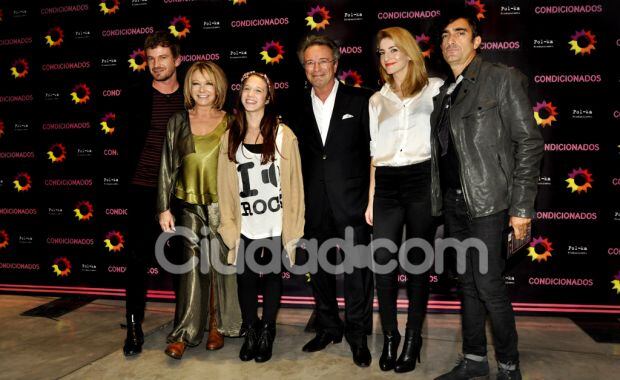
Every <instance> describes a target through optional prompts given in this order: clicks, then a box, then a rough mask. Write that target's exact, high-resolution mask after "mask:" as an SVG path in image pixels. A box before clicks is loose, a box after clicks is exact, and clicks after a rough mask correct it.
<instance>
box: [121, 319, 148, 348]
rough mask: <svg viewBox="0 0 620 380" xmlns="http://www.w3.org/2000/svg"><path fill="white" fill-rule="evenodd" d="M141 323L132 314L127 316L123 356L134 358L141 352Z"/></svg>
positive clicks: (142, 339) (142, 336)
mask: <svg viewBox="0 0 620 380" xmlns="http://www.w3.org/2000/svg"><path fill="white" fill-rule="evenodd" d="M141 322H142V320H141V319H139V318H137V317H136V316H135V315H133V314H130V315H128V316H127V337H126V338H125V344H124V345H123V353H124V354H125V356H134V355H138V354H139V353H140V352H142V345H143V344H144V333H143V332H142V325H141Z"/></svg>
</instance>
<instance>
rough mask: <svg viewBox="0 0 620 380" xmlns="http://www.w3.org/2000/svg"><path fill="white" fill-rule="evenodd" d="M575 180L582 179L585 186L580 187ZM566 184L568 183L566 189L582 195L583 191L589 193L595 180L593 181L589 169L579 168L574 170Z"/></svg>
mask: <svg viewBox="0 0 620 380" xmlns="http://www.w3.org/2000/svg"><path fill="white" fill-rule="evenodd" d="M575 179H581V180H582V181H583V184H581V185H578V184H577V182H576V181H575ZM566 182H567V183H568V186H566V188H567V189H571V193H574V192H575V191H576V192H577V193H581V192H582V191H583V192H584V193H587V192H588V189H591V188H592V182H594V180H593V179H592V174H591V173H590V172H589V171H588V169H582V168H579V169H573V171H572V172H571V173H570V174H569V175H568V178H567V179H566Z"/></svg>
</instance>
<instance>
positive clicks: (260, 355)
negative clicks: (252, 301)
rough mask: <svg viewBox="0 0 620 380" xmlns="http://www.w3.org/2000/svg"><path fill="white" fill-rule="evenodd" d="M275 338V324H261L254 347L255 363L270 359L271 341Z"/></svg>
mask: <svg viewBox="0 0 620 380" xmlns="http://www.w3.org/2000/svg"><path fill="white" fill-rule="evenodd" d="M275 338H276V323H275V322H263V323H262V326H261V332H260V335H259V338H258V344H257V347H256V356H255V357H254V361H255V362H257V363H264V362H266V361H268V360H269V359H271V353H272V351H273V340H274V339H275Z"/></svg>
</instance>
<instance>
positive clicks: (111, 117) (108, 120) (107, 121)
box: [99, 112, 116, 135]
mask: <svg viewBox="0 0 620 380" xmlns="http://www.w3.org/2000/svg"><path fill="white" fill-rule="evenodd" d="M115 121H116V114H115V113H114V112H108V113H106V114H105V116H103V117H102V118H101V122H100V123H99V125H101V130H102V131H103V133H105V134H106V135H113V134H114V131H115V130H116V126H115V124H114V122H115Z"/></svg>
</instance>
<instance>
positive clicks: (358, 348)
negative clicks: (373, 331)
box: [350, 336, 372, 367]
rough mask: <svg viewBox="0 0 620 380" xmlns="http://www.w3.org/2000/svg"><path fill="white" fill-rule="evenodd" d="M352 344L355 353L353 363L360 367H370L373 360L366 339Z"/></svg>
mask: <svg viewBox="0 0 620 380" xmlns="http://www.w3.org/2000/svg"><path fill="white" fill-rule="evenodd" d="M364 338H366V336H364ZM350 346H351V353H353V363H355V364H356V365H357V366H358V367H368V366H369V365H370V362H371V361H372V356H370V350H369V349H368V345H367V344H366V339H364V340H363V341H362V343H360V344H358V343H350Z"/></svg>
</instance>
